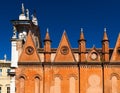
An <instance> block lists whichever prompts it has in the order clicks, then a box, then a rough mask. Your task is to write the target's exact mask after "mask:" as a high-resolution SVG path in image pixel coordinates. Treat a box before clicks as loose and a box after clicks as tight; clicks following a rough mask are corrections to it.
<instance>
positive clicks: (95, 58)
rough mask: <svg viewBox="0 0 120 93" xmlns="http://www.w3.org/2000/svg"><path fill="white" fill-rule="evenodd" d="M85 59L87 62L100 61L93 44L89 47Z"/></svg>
mask: <svg viewBox="0 0 120 93" xmlns="http://www.w3.org/2000/svg"><path fill="white" fill-rule="evenodd" d="M87 61H88V62H100V55H99V53H98V51H97V50H96V48H95V47H94V46H93V48H92V49H91V51H90V52H89V53H88V56H87Z"/></svg>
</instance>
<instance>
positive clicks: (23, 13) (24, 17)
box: [19, 3, 26, 20]
mask: <svg viewBox="0 0 120 93" xmlns="http://www.w3.org/2000/svg"><path fill="white" fill-rule="evenodd" d="M19 20H26V16H25V8H24V4H23V3H22V13H21V14H20V15H19Z"/></svg>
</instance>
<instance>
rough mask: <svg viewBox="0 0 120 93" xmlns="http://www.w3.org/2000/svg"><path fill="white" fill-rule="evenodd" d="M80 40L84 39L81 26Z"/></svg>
mask: <svg viewBox="0 0 120 93" xmlns="http://www.w3.org/2000/svg"><path fill="white" fill-rule="evenodd" d="M80 40H85V38H84V33H83V28H81V34H80Z"/></svg>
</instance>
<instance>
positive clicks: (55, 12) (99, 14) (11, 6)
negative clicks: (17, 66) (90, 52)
mask: <svg viewBox="0 0 120 93" xmlns="http://www.w3.org/2000/svg"><path fill="white" fill-rule="evenodd" d="M21 3H24V6H25V8H28V9H29V11H30V15H32V13H33V11H34V9H35V10H36V12H37V17H38V21H39V26H40V30H41V37H42V40H43V39H44V37H45V33H46V28H49V33H50V37H51V40H52V47H53V48H57V47H58V44H59V41H60V39H61V36H62V33H63V31H64V29H65V30H66V32H67V35H68V38H69V41H70V44H71V47H72V48H77V47H78V42H77V41H78V39H79V36H80V28H83V29H84V35H85V38H86V40H87V47H88V48H92V46H93V45H95V46H96V47H97V48H100V47H101V40H102V38H103V29H104V27H106V28H107V34H108V38H109V40H110V47H112V48H113V47H114V45H115V42H116V39H117V36H118V34H119V32H120V1H119V0H12V1H9V0H3V1H1V3H0V42H1V43H0V44H1V45H0V59H3V56H4V54H7V57H8V59H10V54H11V43H10V40H11V37H12V24H11V22H10V20H16V19H18V16H19V14H20V13H21Z"/></svg>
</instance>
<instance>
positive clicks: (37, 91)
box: [35, 77, 40, 93]
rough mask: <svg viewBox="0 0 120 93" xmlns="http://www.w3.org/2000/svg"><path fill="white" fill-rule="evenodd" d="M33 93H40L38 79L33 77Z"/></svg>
mask: <svg viewBox="0 0 120 93" xmlns="http://www.w3.org/2000/svg"><path fill="white" fill-rule="evenodd" d="M35 93H40V78H39V77H35Z"/></svg>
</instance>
